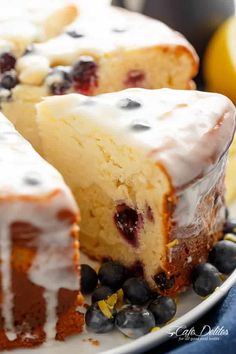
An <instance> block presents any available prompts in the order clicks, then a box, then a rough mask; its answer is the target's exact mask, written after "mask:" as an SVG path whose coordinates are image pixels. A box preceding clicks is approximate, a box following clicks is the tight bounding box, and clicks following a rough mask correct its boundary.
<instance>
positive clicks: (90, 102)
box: [37, 88, 235, 295]
mask: <svg viewBox="0 0 236 354" xmlns="http://www.w3.org/2000/svg"><path fill="white" fill-rule="evenodd" d="M37 108H38V120H37V122H38V127H39V132H40V136H41V139H42V147H43V152H44V155H45V157H46V159H47V160H48V161H49V162H50V163H52V164H53V165H54V166H55V167H56V168H57V169H58V170H59V171H60V172H61V173H62V175H63V176H64V178H65V180H66V182H67V183H68V185H69V186H70V188H71V190H72V192H73V194H74V195H75V197H76V200H77V201H78V202H79V205H80V209H81V216H82V223H81V233H80V241H81V247H82V249H83V250H84V251H85V252H86V253H87V254H88V255H89V256H91V257H92V258H95V259H97V260H100V261H102V260H106V259H111V260H115V261H118V262H121V263H122V264H124V265H125V266H126V267H128V268H130V269H131V270H132V269H133V270H134V271H137V270H138V271H139V272H140V274H141V273H143V275H144V277H145V279H146V280H147V281H148V283H149V285H150V286H151V288H152V289H153V290H157V291H159V292H161V293H163V294H172V295H174V294H176V293H177V292H178V291H180V290H183V289H184V288H185V287H186V286H187V285H189V284H190V273H191V270H192V268H193V267H194V266H195V265H196V264H198V263H201V262H204V261H206V259H207V256H208V252H209V250H210V249H211V248H212V246H213V244H214V243H215V242H216V241H217V240H218V239H219V238H221V237H222V230H223V224H224V222H225V203H224V193H225V184H224V177H225V166H226V161H227V156H228V149H229V146H230V143H231V141H232V139H233V135H234V130H235V108H234V106H233V104H232V103H231V101H230V100H229V99H227V98H226V97H224V96H222V95H219V94H212V93H204V92H197V91H184V90H171V89H159V90H146V89H138V88H136V89H127V90H123V91H120V92H116V93H110V94H103V95H99V96H96V97H86V96H83V95H80V94H70V95H64V96H60V97H59V96H56V97H48V98H46V99H45V100H44V101H43V102H41V103H40V104H39V105H38V107H37Z"/></svg>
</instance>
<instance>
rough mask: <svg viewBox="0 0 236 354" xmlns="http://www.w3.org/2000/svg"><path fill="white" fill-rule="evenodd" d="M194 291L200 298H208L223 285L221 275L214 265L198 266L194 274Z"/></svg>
mask: <svg viewBox="0 0 236 354" xmlns="http://www.w3.org/2000/svg"><path fill="white" fill-rule="evenodd" d="M192 282H193V290H194V291H195V292H196V293H197V294H198V295H200V296H203V297H204V296H208V295H210V294H212V293H213V292H214V291H215V289H216V288H217V287H218V286H220V285H221V279H220V273H219V271H218V269H216V268H215V267H214V266H213V265H212V264H210V263H205V264H199V265H198V266H196V267H195V268H194V270H193V272H192Z"/></svg>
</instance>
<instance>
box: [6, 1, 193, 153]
mask: <svg viewBox="0 0 236 354" xmlns="http://www.w3.org/2000/svg"><path fill="white" fill-rule="evenodd" d="M16 69H17V80H18V81H17V82H16V83H15V84H13V85H12V87H10V88H9V87H6V89H7V91H6V90H4V91H2V95H1V90H0V101H1V102H2V103H1V106H2V110H3V112H4V113H5V115H6V116H7V117H8V118H9V119H10V120H11V121H12V122H13V123H14V124H15V126H16V127H17V129H18V130H19V131H20V133H22V134H23V135H24V136H25V137H26V138H27V139H28V140H29V141H30V142H31V143H32V144H33V146H34V147H35V148H36V149H37V150H39V151H40V140H39V137H38V135H37V130H36V124H35V116H36V114H35V104H36V103H38V102H39V101H40V100H41V99H42V97H45V96H48V95H55V94H56V95H62V94H66V93H70V92H79V93H82V94H86V95H97V94H100V93H105V92H113V91H118V90H122V89H125V88H128V87H145V88H152V89H153V88H160V87H171V88H179V89H187V88H191V87H192V78H193V77H194V76H195V74H196V73H197V70H198V58H197V55H196V53H195V51H194V49H193V48H192V47H191V45H190V44H189V43H188V42H187V40H186V39H185V38H183V37H182V36H181V35H180V34H179V33H177V32H174V31H173V30H172V29H170V28H169V27H167V26H166V25H164V24H163V23H161V22H159V21H157V20H153V19H151V18H147V17H145V16H143V15H140V14H135V13H132V12H129V11H125V10H118V9H116V8H112V7H111V8H109V7H107V8H106V7H103V8H102V10H101V11H96V13H95V14H94V13H88V12H85V14H84V15H82V16H81V17H79V19H78V20H77V21H75V22H74V23H73V25H71V26H70V27H68V28H67V30H66V31H65V33H64V34H62V35H60V36H58V37H56V38H54V39H51V40H50V41H47V42H45V43H41V44H35V45H34V47H33V48H32V51H31V52H30V53H28V54H27V55H25V56H23V57H21V58H19V60H18V61H17V63H16ZM0 83H1V78H0ZM1 84H2V83H1ZM19 111H21V114H20V115H19V114H18V112H19Z"/></svg>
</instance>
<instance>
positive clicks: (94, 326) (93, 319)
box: [85, 303, 116, 333]
mask: <svg viewBox="0 0 236 354" xmlns="http://www.w3.org/2000/svg"><path fill="white" fill-rule="evenodd" d="M115 316H116V310H115V309H113V310H112V317H111V318H108V317H106V316H105V315H104V313H103V312H102V311H101V309H100V308H99V306H98V304H97V303H94V304H92V305H91V306H90V307H89V308H88V310H87V312H86V314H85V323H86V326H87V327H88V329H89V330H91V331H93V332H95V333H107V332H110V331H111V330H112V329H113V328H114V324H115Z"/></svg>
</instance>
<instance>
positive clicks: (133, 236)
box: [114, 204, 143, 247]
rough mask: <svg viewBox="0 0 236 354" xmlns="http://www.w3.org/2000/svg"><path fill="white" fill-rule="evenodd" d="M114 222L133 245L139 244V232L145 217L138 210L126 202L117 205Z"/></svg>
mask: <svg viewBox="0 0 236 354" xmlns="http://www.w3.org/2000/svg"><path fill="white" fill-rule="evenodd" d="M116 210H117V211H116V213H115V215H114V222H115V225H116V227H117V229H118V230H119V232H120V233H121V235H122V236H123V237H124V238H125V240H126V241H127V242H129V243H130V244H131V245H132V246H133V247H137V246H138V232H139V230H140V229H141V228H142V226H143V217H142V215H141V214H138V212H137V210H135V209H132V208H130V207H128V206H127V205H126V204H120V205H117V207H116Z"/></svg>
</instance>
